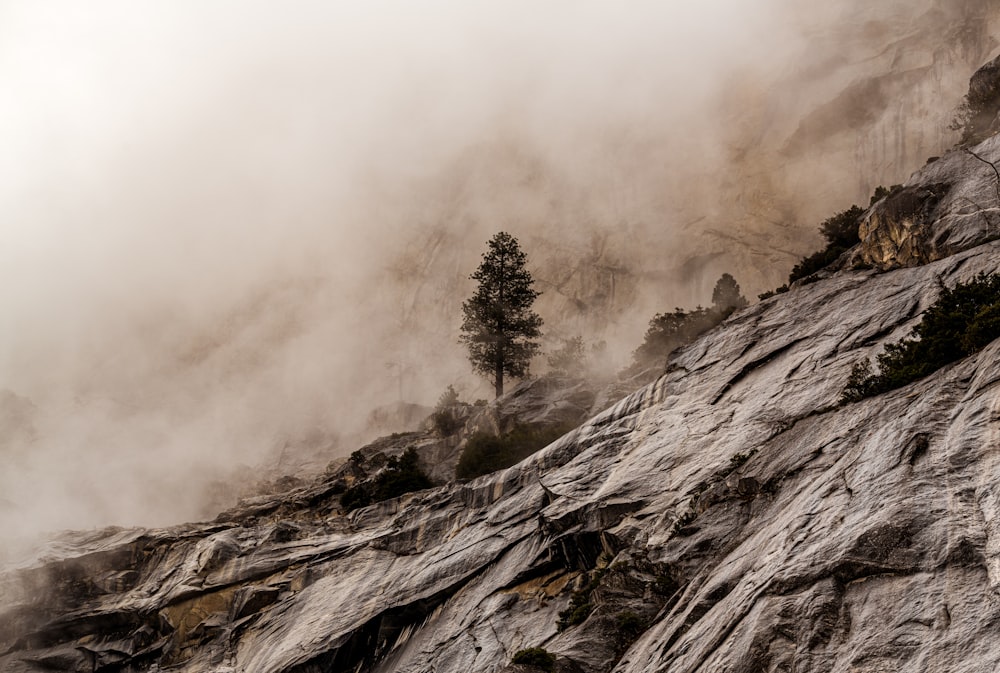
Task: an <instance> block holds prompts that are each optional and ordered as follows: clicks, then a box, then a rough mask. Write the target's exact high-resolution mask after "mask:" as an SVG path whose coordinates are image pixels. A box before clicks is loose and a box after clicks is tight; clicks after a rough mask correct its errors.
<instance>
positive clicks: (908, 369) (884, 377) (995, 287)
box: [841, 273, 1000, 403]
mask: <svg viewBox="0 0 1000 673" xmlns="http://www.w3.org/2000/svg"><path fill="white" fill-rule="evenodd" d="M997 337H1000V275H987V274H985V273H981V274H979V275H978V276H976V277H975V278H974V279H972V280H971V281H969V282H968V283H959V284H957V285H956V286H955V287H954V288H951V289H949V288H947V287H943V286H942V288H941V295H940V296H939V297H938V300H937V301H936V302H934V304H933V305H932V306H930V307H929V308H928V309H927V310H926V311H925V312H924V314H923V317H922V318H921V320H920V323H919V324H918V325H917V326H916V327H914V328H913V331H912V332H911V335H910V336H909V337H907V338H906V339H903V340H902V341H900V342H899V343H896V344H888V345H887V346H886V347H885V351H883V352H882V353H880V354H879V355H878V357H877V358H876V360H877V363H878V367H877V369H874V368H872V366H871V364H870V363H869V362H868V361H867V360H863V361H861V362H859V363H857V364H855V365H854V368H853V369H852V370H851V375H850V377H849V378H848V380H847V385H846V387H845V388H844V392H843V395H842V396H841V402H844V403H847V402H857V401H859V400H862V399H864V398H866V397H872V396H874V395H879V394H881V393H884V392H887V391H889V390H894V389H896V388H901V387H902V386H905V385H907V384H909V383H912V382H913V381H916V380H917V379H920V378H923V377H924V376H927V375H928V374H930V373H932V372H934V371H937V370H938V369H940V368H941V367H943V366H945V365H947V364H949V363H951V362H955V361H956V360H960V359H962V358H964V357H966V356H967V355H971V354H973V353H975V352H977V351H979V350H981V349H982V348H984V347H985V346H986V345H988V344H989V343H990V342H991V341H993V340H994V339H996V338H997Z"/></svg>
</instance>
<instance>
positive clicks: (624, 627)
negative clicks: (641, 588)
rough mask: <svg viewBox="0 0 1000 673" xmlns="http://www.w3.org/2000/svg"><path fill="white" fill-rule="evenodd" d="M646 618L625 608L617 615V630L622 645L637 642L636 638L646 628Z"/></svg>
mask: <svg viewBox="0 0 1000 673" xmlns="http://www.w3.org/2000/svg"><path fill="white" fill-rule="evenodd" d="M646 626H647V624H646V620H645V619H643V618H642V617H640V616H639V615H637V614H636V613H634V612H632V611H631V610H624V611H622V612H619V613H618V614H617V615H615V631H617V632H618V638H619V639H620V641H621V644H622V645H627V644H631V643H633V642H635V640H636V638H638V637H639V636H640V635H642V632H643V631H645V630H646Z"/></svg>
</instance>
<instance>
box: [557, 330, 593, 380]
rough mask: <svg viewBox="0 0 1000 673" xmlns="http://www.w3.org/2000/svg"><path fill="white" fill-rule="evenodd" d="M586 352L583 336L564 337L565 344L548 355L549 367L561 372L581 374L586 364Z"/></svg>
mask: <svg viewBox="0 0 1000 673" xmlns="http://www.w3.org/2000/svg"><path fill="white" fill-rule="evenodd" d="M586 358H587V356H586V354H585V353H584V349H583V337H579V336H577V337H573V338H572V339H563V345H562V347H560V348H557V349H556V350H554V351H552V353H550V354H549V356H548V358H547V359H548V363H549V367H550V368H551V369H552V371H554V372H556V373H559V374H569V375H576V376H579V375H580V374H581V370H582V369H583V368H584V366H585V365H586Z"/></svg>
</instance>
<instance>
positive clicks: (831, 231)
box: [788, 206, 865, 283]
mask: <svg viewBox="0 0 1000 673" xmlns="http://www.w3.org/2000/svg"><path fill="white" fill-rule="evenodd" d="M864 212H865V211H864V210H862V209H861V208H859V207H858V206H851V207H850V208H848V209H847V210H845V211H844V212H842V213H837V214H836V215H834V216H833V217H830V218H828V219H826V220H824V221H823V224H821V225H820V226H819V231H820V233H821V234H823V238H825V239H826V247H825V248H824V249H822V250H820V251H819V252H816V253H813V254H812V255H809V256H808V257H806V258H804V259H802V260H801V261H800V262H799V263H798V264H796V265H795V266H794V267H793V268H792V273H791V274H789V276H788V282H789V283H794V282H795V281H797V280H801V279H803V278H807V277H809V276H811V275H813V274H814V273H816V272H817V271H819V270H820V269H824V268H826V267H827V266H829V265H831V264H833V263H834V262H835V261H837V258H838V257H840V256H841V255H842V254H844V253H845V252H847V251H848V250H850V249H851V248H852V247H854V246H855V245H856V244H858V243H859V242H860V240H861V239H860V238H858V227H859V221H860V219H861V216H862V215H863V214H864Z"/></svg>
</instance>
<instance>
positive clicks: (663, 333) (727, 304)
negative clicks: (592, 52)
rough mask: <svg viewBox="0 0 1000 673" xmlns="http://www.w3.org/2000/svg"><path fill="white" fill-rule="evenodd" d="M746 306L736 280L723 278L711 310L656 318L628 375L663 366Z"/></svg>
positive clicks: (681, 310) (713, 295)
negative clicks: (684, 347) (679, 351)
mask: <svg viewBox="0 0 1000 673" xmlns="http://www.w3.org/2000/svg"><path fill="white" fill-rule="evenodd" d="M746 305H747V300H746V298H745V297H744V296H743V295H741V294H740V285H739V283H737V282H736V279H735V278H733V277H732V275H730V274H728V273H724V274H722V276H721V277H720V278H719V280H718V281H716V283H715V289H713V290H712V307H711V308H704V307H702V306H698V307H697V308H695V309H694V310H693V311H685V310H684V309H682V308H675V309H674V310H673V312H671V313H657V314H656V315H654V316H653V318H652V319H651V320H650V321H649V327H648V328H647V329H646V334H645V336H644V337H643V341H642V345H640V346H639V347H638V348H637V349H635V351H634V352H633V353H632V365H631V366H630V367H629V368H628V369H626V373H627V372H629V371H632V372H636V371H639V370H642V369H645V368H646V367H650V366H654V365H657V364H663V362H664V361H665V360H666V359H667V356H669V355H670V354H671V353H672V352H673V351H674V350H676V349H677V348H680V347H681V346H686V345H687V344H689V343H691V342H692V341H694V340H695V339H697V338H698V337H699V336H701V335H702V334H704V333H705V332H707V331H708V330H710V329H712V328H713V327H715V326H716V325H718V324H719V323H721V322H722V321H723V320H725V319H726V318H728V317H729V316H730V315H731V314H732V312H733V311H735V310H737V309H741V308H743V307H745V306H746Z"/></svg>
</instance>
